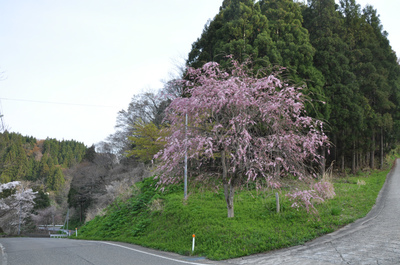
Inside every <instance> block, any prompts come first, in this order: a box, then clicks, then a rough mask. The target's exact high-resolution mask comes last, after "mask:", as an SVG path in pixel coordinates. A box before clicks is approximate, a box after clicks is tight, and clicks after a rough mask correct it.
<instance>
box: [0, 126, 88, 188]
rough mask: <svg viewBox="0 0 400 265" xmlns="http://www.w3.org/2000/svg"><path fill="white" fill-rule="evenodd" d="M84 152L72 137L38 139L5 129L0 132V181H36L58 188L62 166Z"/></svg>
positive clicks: (79, 156)
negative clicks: (65, 138)
mask: <svg viewBox="0 0 400 265" xmlns="http://www.w3.org/2000/svg"><path fill="white" fill-rule="evenodd" d="M85 152H86V146H85V145H83V144H82V143H78V142H76V141H61V142H60V141H57V140H55V139H46V140H41V141H38V140H36V139H34V138H33V137H26V136H22V135H20V134H18V133H9V132H7V131H5V132H3V133H0V183H6V182H10V181H15V180H27V181H33V182H35V181H38V182H40V183H44V184H45V185H46V187H47V188H48V189H49V190H52V191H59V190H60V189H61V188H62V187H63V186H64V182H65V179H64V174H63V170H62V167H68V166H72V165H74V164H76V163H79V162H80V161H81V160H82V157H83V156H84V154H85Z"/></svg>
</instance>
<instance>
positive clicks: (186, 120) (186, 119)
mask: <svg viewBox="0 0 400 265" xmlns="http://www.w3.org/2000/svg"><path fill="white" fill-rule="evenodd" d="M187 123H188V116H187V113H186V116H185V169H184V187H183V194H184V199H185V200H186V199H187Z"/></svg>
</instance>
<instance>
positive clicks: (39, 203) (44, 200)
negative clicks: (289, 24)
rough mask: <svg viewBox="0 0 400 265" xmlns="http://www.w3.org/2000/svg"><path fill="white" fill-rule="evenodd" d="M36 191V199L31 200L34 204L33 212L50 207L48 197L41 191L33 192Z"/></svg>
mask: <svg viewBox="0 0 400 265" xmlns="http://www.w3.org/2000/svg"><path fill="white" fill-rule="evenodd" d="M33 191H37V194H36V197H35V199H34V200H33V201H34V202H35V206H34V207H33V209H34V210H40V209H45V208H47V207H49V206H50V198H49V195H48V194H46V193H44V191H43V190H35V189H34V190H33Z"/></svg>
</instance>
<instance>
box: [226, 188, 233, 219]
mask: <svg viewBox="0 0 400 265" xmlns="http://www.w3.org/2000/svg"><path fill="white" fill-rule="evenodd" d="M224 193H225V200H226V208H227V209H228V218H231V217H234V216H235V213H234V210H233V195H234V194H235V190H234V187H233V184H232V182H231V183H226V184H224Z"/></svg>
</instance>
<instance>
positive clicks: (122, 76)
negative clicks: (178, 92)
mask: <svg viewBox="0 0 400 265" xmlns="http://www.w3.org/2000/svg"><path fill="white" fill-rule="evenodd" d="M357 2H358V3H359V4H361V5H362V6H365V5H366V4H367V3H369V4H371V5H373V6H374V7H375V8H376V9H377V10H378V13H379V14H380V15H381V21H382V24H383V27H384V29H385V30H386V31H388V32H389V40H390V43H391V45H392V47H393V49H394V50H395V51H396V53H397V54H398V55H399V54H400V35H399V34H398V30H397V28H398V26H399V25H400V16H399V13H398V12H399V10H400V1H399V0H357ZM221 3H222V0H201V1H194V0H113V1H111V0H108V1H107V0H68V1H62V0H59V1H54V0H47V1H46V0H35V1H32V0H1V1H0V71H1V72H3V75H2V76H3V77H2V80H1V81H0V113H1V114H3V115H4V117H3V121H4V123H5V124H6V125H7V126H8V128H9V130H10V131H14V132H19V133H21V134H22V135H27V136H34V137H36V138H38V139H45V138H47V137H50V138H56V139H58V140H62V139H65V140H71V139H74V140H77V141H79V142H83V143H85V144H86V145H87V146H90V145H92V144H93V143H97V142H100V141H102V140H104V139H105V138H106V137H107V136H108V135H109V134H111V133H113V132H114V125H115V119H116V116H117V113H118V111H119V110H122V109H126V108H127V106H128V104H129V102H130V100H131V98H132V96H133V95H134V94H137V93H140V92H141V91H143V90H147V89H159V88H161V87H162V80H167V79H168V77H169V73H170V72H173V71H174V68H175V64H176V62H178V63H183V62H184V59H185V58H186V56H187V54H188V52H189V51H190V49H191V44H192V43H193V42H194V41H195V40H196V39H197V38H198V37H199V36H200V34H201V32H202V30H203V28H204V25H205V24H206V22H207V20H208V19H212V18H213V17H214V16H215V15H216V14H217V13H218V10H219V6H220V5H221Z"/></svg>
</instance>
